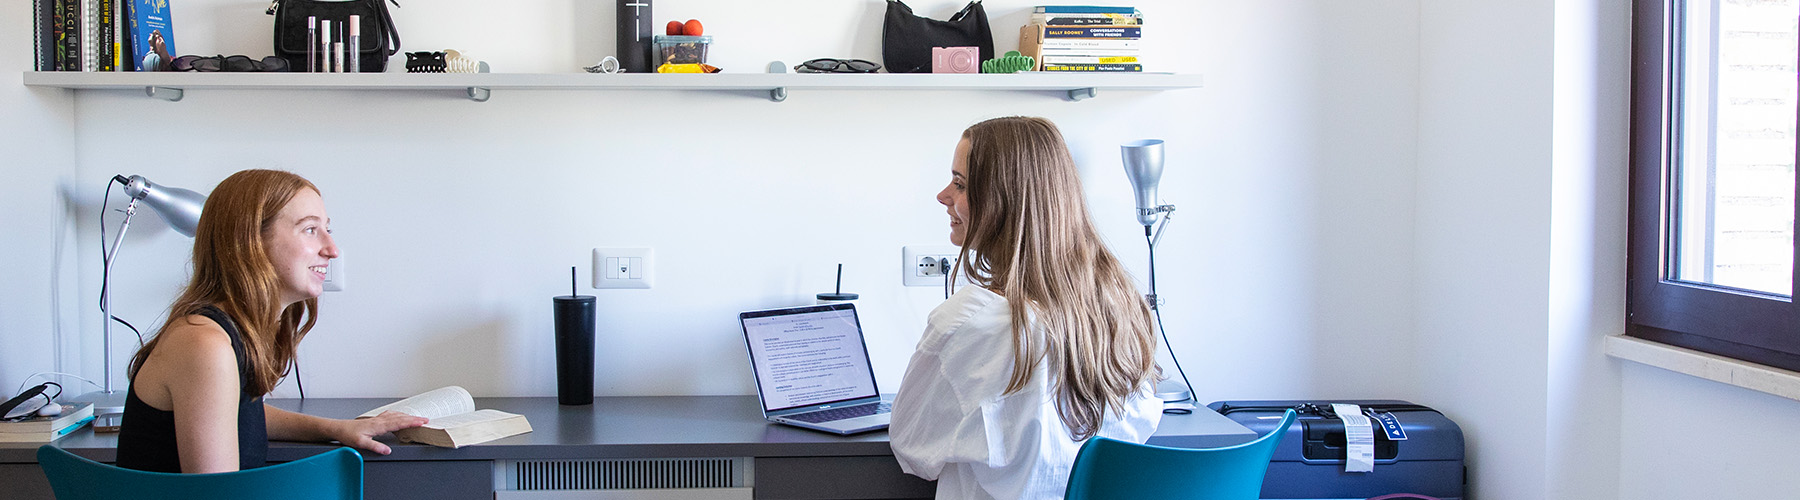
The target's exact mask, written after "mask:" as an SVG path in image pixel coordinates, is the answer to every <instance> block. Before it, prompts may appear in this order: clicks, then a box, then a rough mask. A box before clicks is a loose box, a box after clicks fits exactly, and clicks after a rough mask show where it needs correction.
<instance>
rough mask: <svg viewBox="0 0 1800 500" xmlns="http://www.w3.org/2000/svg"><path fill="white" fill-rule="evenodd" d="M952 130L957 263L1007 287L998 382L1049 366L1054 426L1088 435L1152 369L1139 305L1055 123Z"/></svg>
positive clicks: (1017, 381)
mask: <svg viewBox="0 0 1800 500" xmlns="http://www.w3.org/2000/svg"><path fill="white" fill-rule="evenodd" d="M963 138H964V139H966V140H968V141H969V156H968V158H967V161H968V163H967V165H968V172H966V174H965V178H966V182H967V184H966V187H967V193H968V204H969V206H968V219H969V221H968V225H967V227H968V229H967V231H968V232H967V233H966V235H965V237H964V240H963V247H962V251H961V254H960V257H959V259H958V261H959V264H958V266H957V270H956V272H957V273H958V274H964V273H966V275H968V276H969V277H970V280H971V281H972V282H974V283H975V284H977V285H979V286H982V287H985V288H989V289H994V290H996V291H999V292H1001V293H1003V294H1004V295H1005V296H1006V298H1007V303H1008V305H1009V307H1010V308H1011V313H1012V320H1013V321H1012V337H1013V352H1012V354H1013V370H1012V376H1011V378H1010V380H1009V382H1008V383H1007V386H1006V393H1007V394H1011V393H1014V392H1017V391H1019V390H1020V389H1023V388H1024V387H1025V384H1026V383H1027V382H1029V381H1030V379H1031V374H1032V372H1033V371H1035V370H1036V369H1037V367H1038V365H1039V364H1040V363H1042V364H1046V365H1048V370H1047V371H1048V373H1049V374H1050V377H1051V380H1050V383H1051V384H1052V388H1053V391H1054V392H1055V394H1056V408H1057V412H1058V413H1059V414H1060V416H1061V417H1062V422H1063V425H1064V426H1065V427H1067V428H1068V430H1069V434H1070V435H1071V436H1073V437H1075V438H1076V439H1087V438H1089V437H1092V436H1094V434H1096V433H1098V432H1099V431H1100V425H1101V423H1102V422H1103V421H1104V419H1105V416H1106V411H1107V409H1109V408H1110V409H1112V410H1113V412H1114V413H1115V414H1118V413H1119V412H1122V411H1123V409H1124V404H1125V398H1126V397H1128V396H1130V395H1131V394H1132V393H1135V392H1137V391H1138V390H1140V389H1141V388H1143V387H1145V384H1148V383H1154V381H1155V380H1156V379H1157V378H1158V377H1159V376H1160V374H1159V371H1158V368H1157V366H1156V359H1155V358H1156V356H1155V354H1156V351H1155V349H1156V337H1155V333H1154V331H1153V330H1152V329H1151V325H1150V307H1149V304H1148V303H1147V302H1146V301H1145V299H1144V297H1143V296H1142V295H1139V294H1138V291H1137V287H1136V285H1134V284H1133V283H1132V280H1131V277H1130V276H1129V275H1127V274H1126V273H1125V269H1124V267H1123V266H1121V265H1120V263H1119V259H1118V258H1116V257H1114V256H1113V254H1112V252H1111V251H1108V250H1107V249H1106V245H1105V244H1103V243H1102V242H1101V241H1100V236H1099V234H1098V233H1097V232H1096V231H1095V230H1094V226H1093V223H1092V220H1091V219H1090V218H1089V217H1088V211H1087V203H1086V201H1085V200H1086V198H1084V197H1083V195H1082V190H1081V179H1080V177H1079V175H1078V173H1077V172H1076V169H1075V160H1074V159H1073V158H1071V157H1070V156H1069V149H1068V147H1067V146H1066V145H1065V143H1064V142H1063V137H1062V133H1061V132H1058V131H1057V129H1056V125H1054V124H1052V123H1050V121H1049V120H1045V119H1042V118H1031V117H1005V118H995V119H991V120H987V121H984V122H981V123H977V124H975V125H974V126H971V127H969V128H968V130H964V131H963ZM1028 324H1031V325H1035V326H1036V327H1037V328H1036V329H1037V330H1039V331H1041V333H1042V335H1036V334H1029V333H1028V326H1029V325H1028Z"/></svg>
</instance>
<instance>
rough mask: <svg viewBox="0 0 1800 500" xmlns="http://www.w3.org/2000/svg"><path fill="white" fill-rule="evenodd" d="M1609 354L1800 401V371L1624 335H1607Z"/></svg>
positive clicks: (1607, 350)
mask: <svg viewBox="0 0 1800 500" xmlns="http://www.w3.org/2000/svg"><path fill="white" fill-rule="evenodd" d="M1606 355H1607V356H1612V357H1614V358H1619V359H1623V360H1627V361H1635V362H1638V363H1643V364H1646V365H1650V366H1654V367H1657V368H1662V369H1665V370H1669V371H1673V372H1676V373H1685V374H1688V375H1693V376H1696V377H1700V378H1703V379H1707V380H1711V381H1714V382H1720V383H1724V384H1730V385H1735V386H1738V387H1742V388H1745V389H1750V390H1753V391H1760V392H1766V393H1769V394H1774V395H1776V396H1781V397H1784V398H1788V399H1793V400H1797V401H1800V372H1793V371H1788V370H1783V369H1780V368H1774V367H1770V366H1764V365H1759V364H1756V363H1748V362H1744V361H1739V360H1736V359H1732V358H1727V357H1724V356H1719V355H1716V354H1708V353H1704V352H1700V351H1696V350H1692V349H1685V348H1681V347H1675V346H1672V345H1668V344H1663V343H1659V342H1651V341H1648V340H1644V339H1640V338H1635V337H1627V336H1624V335H1613V336H1609V337H1607V338H1606Z"/></svg>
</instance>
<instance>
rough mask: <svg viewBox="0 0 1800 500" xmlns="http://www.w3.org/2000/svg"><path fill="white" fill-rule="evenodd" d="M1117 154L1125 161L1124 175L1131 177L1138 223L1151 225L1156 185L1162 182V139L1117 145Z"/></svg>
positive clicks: (1154, 219)
mask: <svg viewBox="0 0 1800 500" xmlns="http://www.w3.org/2000/svg"><path fill="white" fill-rule="evenodd" d="M1119 154H1120V156H1121V157H1122V159H1123V160H1124V163H1125V176H1126V177H1128V178H1130V179H1131V189H1132V191H1133V192H1134V194H1136V195H1137V196H1136V197H1137V208H1138V223H1140V224H1143V225H1146V226H1148V225H1151V224H1153V223H1155V222H1156V213H1155V212H1153V211H1151V209H1155V208H1156V185H1157V184H1158V183H1160V182H1162V171H1163V141H1162V140H1159V139H1146V140H1142V141H1132V142H1127V143H1125V144H1121V145H1119Z"/></svg>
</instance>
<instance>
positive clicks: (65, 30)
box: [57, 0, 81, 71]
mask: <svg viewBox="0 0 1800 500" xmlns="http://www.w3.org/2000/svg"><path fill="white" fill-rule="evenodd" d="M57 4H58V5H61V6H62V8H61V9H59V10H60V11H61V12H62V14H61V16H62V21H61V22H58V23H57V26H58V29H60V30H62V33H61V34H58V35H57V43H58V44H59V46H58V47H57V52H58V53H59V54H61V57H60V58H59V60H60V61H61V62H60V63H59V64H61V65H62V66H61V67H60V68H58V70H60V71H81V0H57Z"/></svg>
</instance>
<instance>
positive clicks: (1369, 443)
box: [1331, 403, 1375, 472]
mask: <svg viewBox="0 0 1800 500" xmlns="http://www.w3.org/2000/svg"><path fill="white" fill-rule="evenodd" d="M1331 410H1332V411H1333V412H1336V413H1337V416H1338V420H1342V421H1344V472H1372V471H1374V470H1375V427H1374V426H1373V425H1370V424H1369V417H1365V416H1363V413H1362V407H1360V406H1357V405H1352V404H1342V403H1332V405H1331Z"/></svg>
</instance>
